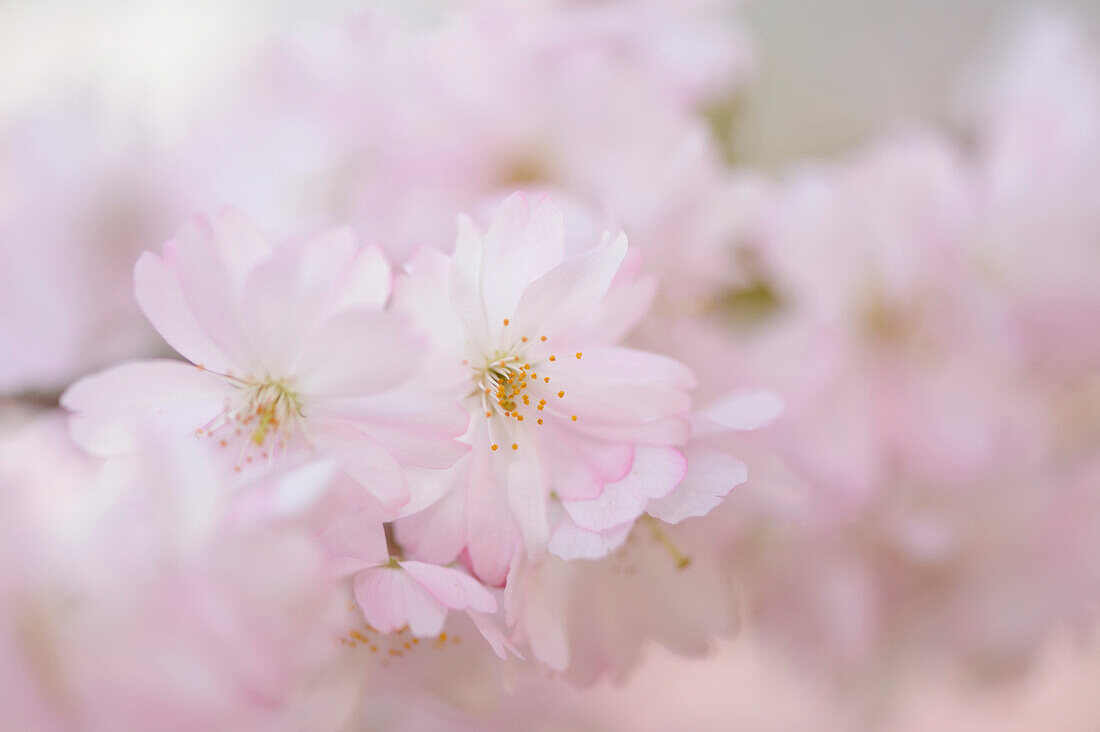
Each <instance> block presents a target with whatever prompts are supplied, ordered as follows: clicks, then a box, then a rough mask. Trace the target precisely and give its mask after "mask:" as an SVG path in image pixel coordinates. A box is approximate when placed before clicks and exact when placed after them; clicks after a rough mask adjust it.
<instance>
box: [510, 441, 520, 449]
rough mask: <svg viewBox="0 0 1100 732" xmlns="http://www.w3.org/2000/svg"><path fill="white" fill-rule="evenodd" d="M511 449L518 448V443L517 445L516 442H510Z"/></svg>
mask: <svg viewBox="0 0 1100 732" xmlns="http://www.w3.org/2000/svg"><path fill="white" fill-rule="evenodd" d="M512 449H513V450H518V449H519V445H517V444H516V443H514V442H513V443H512Z"/></svg>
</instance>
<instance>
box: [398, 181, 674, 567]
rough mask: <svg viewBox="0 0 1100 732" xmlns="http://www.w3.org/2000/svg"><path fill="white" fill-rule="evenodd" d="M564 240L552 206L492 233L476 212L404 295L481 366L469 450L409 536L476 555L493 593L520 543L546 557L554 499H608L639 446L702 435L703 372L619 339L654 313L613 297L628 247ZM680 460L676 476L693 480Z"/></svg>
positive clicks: (462, 356)
mask: <svg viewBox="0 0 1100 732" xmlns="http://www.w3.org/2000/svg"><path fill="white" fill-rule="evenodd" d="M563 238H564V228H563V224H562V220H561V216H560V214H559V213H558V211H557V209H556V208H554V206H553V204H552V203H551V202H550V201H549V199H546V198H543V199H541V200H540V201H539V202H538V203H537V205H536V206H535V207H534V209H533V210H531V209H530V208H529V206H528V203H527V200H526V198H525V197H524V196H523V195H521V194H516V195H514V196H512V197H510V198H509V199H508V200H506V201H505V202H504V204H503V205H502V206H501V209H500V212H499V213H498V215H497V217H496V218H495V219H494V221H493V223H492V225H491V226H490V227H489V229H488V231H487V232H486V233H485V234H484V235H483V234H481V233H480V232H479V231H477V230H476V229H475V228H474V225H473V223H472V222H471V221H470V220H469V219H467V218H462V219H461V220H460V222H459V236H458V242H457V245H456V250H455V254H454V255H453V256H452V257H450V258H449V259H448V258H447V257H445V256H443V255H442V254H439V253H438V252H435V251H432V250H425V251H422V252H421V253H420V254H419V255H418V256H417V257H416V258H415V259H414V260H413V262H412V263H411V264H410V267H409V270H410V271H409V275H408V276H407V277H404V278H402V279H401V280H399V283H398V287H397V293H396V300H397V303H398V307H399V309H401V310H404V311H406V312H409V313H412V314H413V315H414V317H415V319H416V321H417V323H418V324H419V325H420V326H421V327H423V328H424V329H425V330H427V331H429V332H430V333H431V334H432V337H433V341H434V344H435V346H436V348H437V349H438V351H439V353H440V356H439V358H440V360H441V362H442V363H444V364H446V363H448V361H454V362H461V363H462V364H463V365H464V366H465V367H466V368H467V369H468V374H469V381H468V386H467V393H468V396H467V398H466V404H467V407H468V409H469V410H470V413H471V415H472V417H471V423H470V428H469V431H468V432H467V435H466V438H465V439H466V441H467V442H468V443H469V444H470V445H471V446H472V450H471V453H470V455H469V456H468V457H467V458H466V459H463V460H461V461H459V462H458V463H457V464H456V465H455V466H454V467H453V468H451V469H450V470H448V471H447V472H445V473H442V474H440V475H439V476H438V477H437V480H439V481H442V482H444V483H445V484H446V485H447V486H448V488H449V491H448V492H447V493H446V495H445V496H444V498H443V499H442V500H440V501H439V503H437V504H436V505H434V506H432V507H431V508H430V509H428V510H427V511H425V512H423V513H421V514H420V515H418V516H416V517H413V518H411V519H407V520H406V521H404V522H401V523H400V524H399V526H398V534H397V537H398V539H399V541H400V542H401V544H402V546H404V547H405V548H406V549H407V550H408V552H409V556H414V557H417V558H421V559H426V560H428V561H433V562H437V563H446V562H449V561H452V560H453V559H455V558H456V557H458V556H459V555H460V554H461V553H463V552H465V555H466V556H468V558H469V561H470V564H471V566H472V568H473V570H474V572H475V574H477V575H478V576H479V577H481V578H482V579H483V580H485V581H486V582H487V583H489V584H500V583H502V582H503V580H504V578H505V575H506V573H507V571H508V566H509V564H510V563H511V561H512V558H513V554H514V553H515V551H516V549H517V547H518V546H520V545H521V544H522V545H523V547H524V548H525V550H526V552H527V553H528V554H530V555H531V556H538V555H541V554H542V553H543V552H544V551H545V548H546V544H547V541H548V540H549V537H550V529H551V526H550V507H551V503H552V502H557V501H575V500H585V499H592V498H597V497H598V496H599V495H600V494H601V493H602V491H603V489H604V486H605V485H607V484H609V483H614V482H616V481H619V480H622V479H624V478H625V477H626V476H627V474H628V473H629V472H630V470H631V468H632V466H633V465H634V464H635V462H636V459H637V455H638V454H639V451H640V452H641V453H642V454H645V453H646V450H647V449H648V448H655V449H657V450H661V449H663V448H668V447H669V446H671V445H675V444H678V443H681V442H683V441H684V439H686V437H687V436H688V423H687V421H686V410H687V408H688V405H689V397H688V395H687V393H686V392H685V389H687V388H689V387H690V386H691V385H692V383H693V379H692V376H691V373H690V372H689V371H688V370H687V369H685V368H684V367H683V366H681V365H680V364H679V363H677V362H675V361H673V360H671V359H668V358H665V357H663V356H658V355H655V354H651V353H646V352H643V351H637V350H633V349H628V348H623V347H620V346H615V345H613V342H614V341H613V339H614V338H618V337H619V334H620V333H622V332H623V331H624V330H625V328H624V326H627V327H628V326H629V323H630V322H633V319H635V318H637V317H638V316H639V315H640V313H639V311H638V309H637V308H619V309H611V308H612V307H613V306H614V305H615V304H617V300H616V299H615V298H611V297H608V296H607V295H608V288H609V287H610V286H611V282H612V279H613V278H614V277H615V274H616V272H617V270H618V269H619V266H620V263H621V262H622V260H623V257H624V256H625V254H626V238H625V237H623V236H619V237H618V238H616V239H610V238H608V237H605V239H604V242H603V243H602V244H601V245H600V246H598V247H596V248H595V249H592V250H590V251H588V252H585V253H584V254H581V255H578V256H574V257H568V258H566V257H564V254H563ZM624 318H626V319H629V322H618V321H621V320H623V319H624ZM662 454H664V455H667V452H662ZM674 462H676V459H675V458H670V459H666V461H665V463H664V464H663V465H662V466H661V470H662V471H663V472H664V471H667V472H669V473H670V474H671V476H670V477H669V478H668V480H669V481H673V480H674V481H675V482H679V479H680V477H682V464H680V465H679V466H678V467H677V466H676V465H672V463H674ZM639 464H641V463H639ZM665 492H666V493H667V490H666V491H665Z"/></svg>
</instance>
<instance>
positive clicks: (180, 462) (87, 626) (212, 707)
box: [0, 417, 339, 730]
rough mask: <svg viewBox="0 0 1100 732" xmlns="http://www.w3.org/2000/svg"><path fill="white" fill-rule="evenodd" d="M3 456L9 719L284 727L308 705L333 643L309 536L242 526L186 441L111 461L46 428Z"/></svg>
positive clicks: (4, 664) (57, 426) (1, 664)
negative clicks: (288, 716) (292, 712)
mask: <svg viewBox="0 0 1100 732" xmlns="http://www.w3.org/2000/svg"><path fill="white" fill-rule="evenodd" d="M0 449H2V450H3V453H4V461H3V466H4V467H3V478H2V480H0V484H2V489H3V492H4V496H3V498H4V506H5V511H4V515H3V522H4V530H3V532H0V534H2V536H3V541H4V543H5V545H6V546H5V548H4V552H3V558H4V561H3V566H2V568H0V574H2V577H3V580H2V584H0V587H2V589H0V627H2V629H0V636H2V640H0V644H2V647H3V649H4V652H3V654H0V669H2V670H0V674H2V676H3V679H4V683H3V684H0V688H2V689H3V696H4V708H5V717H6V719H7V721H8V722H9V723H14V724H15V726H16V727H18V728H23V729H29V728H33V729H74V728H80V729H120V728H122V729H141V728H149V727H151V726H156V727H158V728H161V729H181V730H182V729H193V728H194V727H195V725H197V724H214V725H216V726H218V727H221V728H229V727H242V726H243V727H256V726H264V727H267V728H275V726H274V725H275V723H276V721H277V720H278V718H279V717H280V716H282V715H284V714H285V710H286V707H287V706H288V705H293V704H295V703H297V702H296V701H295V699H296V698H297V697H298V696H299V695H301V696H302V697H303V699H302V703H303V704H304V703H305V702H306V700H307V699H306V698H307V697H308V695H309V691H310V688H309V674H310V673H311V668H312V667H313V666H314V665H315V664H316V663H318V662H320V661H321V660H323V659H324V658H325V656H326V655H327V654H328V653H329V652H330V648H331V647H332V644H331V641H330V640H329V638H328V635H327V632H326V630H325V626H324V625H323V624H322V623H321V622H320V621H322V620H323V618H324V613H325V608H326V605H327V603H328V600H327V598H328V591H327V583H326V580H325V577H324V574H323V573H322V572H320V571H319V570H320V568H321V555H320V553H319V551H318V548H317V547H316V546H314V545H313V542H312V541H311V540H310V539H309V537H308V534H306V533H303V532H302V531H300V530H297V529H295V528H294V527H293V526H290V525H281V526H279V525H265V524H245V525H241V524H235V523H233V522H232V520H231V516H232V513H231V512H228V511H227V508H228V503H229V502H230V501H232V500H233V499H232V498H231V497H230V495H229V494H227V493H226V491H225V485H224V481H223V480H222V478H220V477H219V474H220V473H221V471H219V470H217V466H216V465H214V464H213V463H211V462H209V461H208V460H206V459H205V458H204V456H203V454H202V453H201V452H200V451H197V450H194V449H192V446H190V445H182V446H179V447H167V448H165V449H164V450H163V451H156V452H153V453H146V454H144V455H143V456H142V457H140V458H135V459H132V460H131V459H118V460H116V461H113V462H108V463H101V462H99V461H96V460H93V459H91V458H88V457H85V456H83V455H81V454H80V453H78V452H77V451H76V450H75V448H74V447H73V446H72V445H71V444H70V443H69V442H68V440H67V438H66V435H65V431H64V429H63V423H62V422H61V420H60V419H58V418H57V417H46V418H43V419H42V420H41V421H39V422H37V423H36V424H34V425H32V426H31V427H29V428H28V429H27V430H26V431H24V432H23V433H21V434H20V435H19V436H17V437H14V438H10V439H8V440H6V441H5V443H4V445H3V446H2V448H0ZM16 455H18V460H15V459H13V457H14V456H16ZM332 709H333V713H335V714H339V705H338V704H335V702H334V703H333V707H332ZM310 718H311V720H312V722H311V724H310V726H314V723H315V724H316V725H317V726H318V728H322V729H323V728H325V727H326V726H329V725H330V724H333V725H334V723H333V722H332V721H326V719H325V718H324V717H323V716H319V715H311V717H310ZM284 721H285V717H284ZM336 721H337V722H338V721H339V717H337V719H336Z"/></svg>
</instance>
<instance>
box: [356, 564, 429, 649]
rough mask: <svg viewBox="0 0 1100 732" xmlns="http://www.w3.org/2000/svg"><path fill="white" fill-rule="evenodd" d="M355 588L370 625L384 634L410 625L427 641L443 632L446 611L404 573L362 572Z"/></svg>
mask: <svg viewBox="0 0 1100 732" xmlns="http://www.w3.org/2000/svg"><path fill="white" fill-rule="evenodd" d="M354 588H355V601H356V602H357V603H359V607H360V608H361V609H362V610H363V615H364V617H366V619H367V622H368V623H370V624H371V625H372V626H373V627H374V628H376V629H377V630H379V631H381V632H383V633H393V632H394V631H397V630H400V629H401V628H403V627H405V626H406V625H408V626H409V630H410V632H412V634H413V635H415V636H417V637H420V638H426V637H431V636H435V635H439V632H440V631H441V630H443V623H444V622H446V620H447V609H446V608H445V607H443V606H442V605H440V604H439V602H437V601H436V600H435V599H434V598H433V597H432V596H431V595H429V594H428V593H427V592H426V591H425V590H424V589H423V588H422V587H421V586H420V585H419V584H417V583H416V582H415V581H414V580H413V579H412V577H410V576H409V575H408V574H407V573H406V572H405V571H403V570H401V569H397V568H395V567H377V568H374V569H366V570H363V571H362V572H360V573H359V574H357V575H355V580H354Z"/></svg>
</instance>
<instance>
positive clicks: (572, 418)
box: [569, 414, 577, 422]
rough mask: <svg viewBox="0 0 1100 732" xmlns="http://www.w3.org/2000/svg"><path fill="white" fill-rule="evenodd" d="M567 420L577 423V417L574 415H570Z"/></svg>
mask: <svg viewBox="0 0 1100 732" xmlns="http://www.w3.org/2000/svg"><path fill="white" fill-rule="evenodd" d="M569 419H571V420H573V421H574V422H576V421H577V415H575V414H571V415H569Z"/></svg>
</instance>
